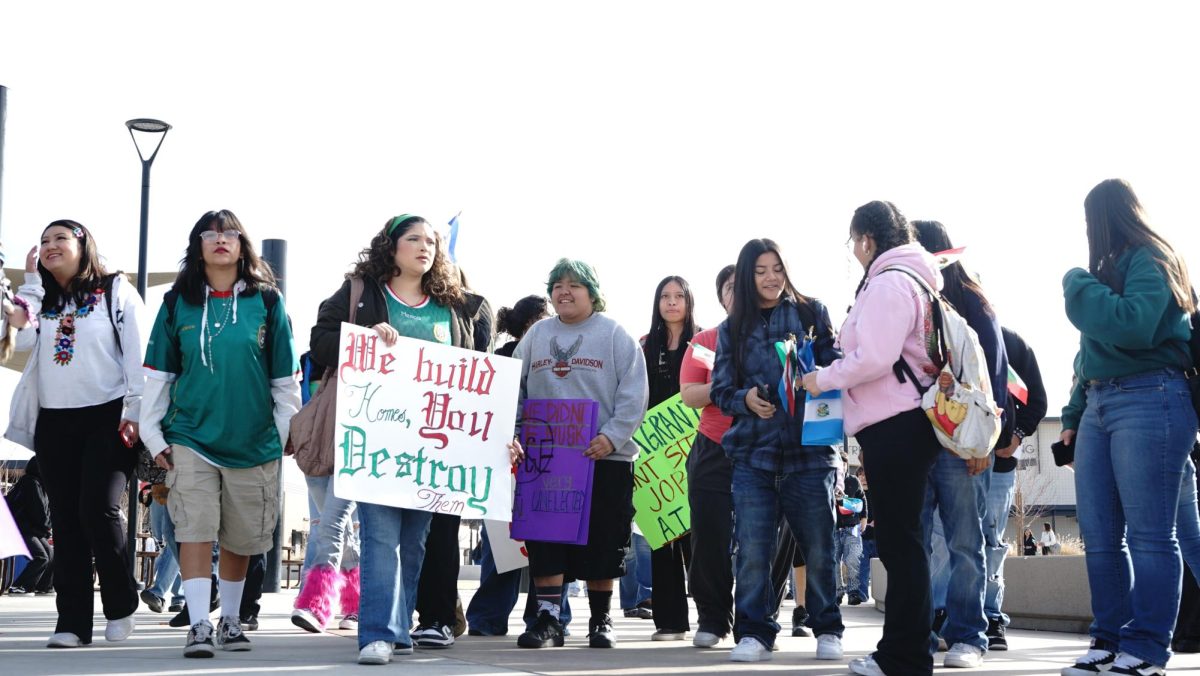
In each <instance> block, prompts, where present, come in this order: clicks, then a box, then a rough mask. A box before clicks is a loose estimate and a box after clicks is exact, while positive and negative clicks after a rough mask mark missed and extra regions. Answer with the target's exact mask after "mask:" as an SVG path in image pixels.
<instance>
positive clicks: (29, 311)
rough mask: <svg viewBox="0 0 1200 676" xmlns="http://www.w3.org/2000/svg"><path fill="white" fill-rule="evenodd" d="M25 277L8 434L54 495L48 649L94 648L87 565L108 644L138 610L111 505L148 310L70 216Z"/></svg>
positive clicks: (130, 424)
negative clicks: (19, 360)
mask: <svg viewBox="0 0 1200 676" xmlns="http://www.w3.org/2000/svg"><path fill="white" fill-rule="evenodd" d="M25 272H26V274H25V284H23V285H22V286H21V287H20V289H19V290H18V296H19V297H20V298H21V299H22V300H23V301H24V305H23V306H22V305H17V306H15V307H14V308H13V310H12V312H11V314H9V315H8V320H9V322H10V323H11V325H12V326H14V327H17V328H19V329H21V330H20V332H19V333H18V335H17V349H20V350H32V351H33V353H32V355H31V356H30V359H29V363H28V364H27V365H26V367H25V371H24V373H22V374H21V380H20V381H19V382H18V383H17V388H16V390H15V391H14V392H13V398H12V410H11V413H10V418H9V427H8V431H7V432H5V435H4V436H5V437H6V438H8V439H10V440H12V441H14V442H16V443H18V444H21V445H22V446H26V447H28V448H32V449H34V452H35V453H36V454H37V458H38V464H39V465H40V466H41V473H42V479H43V482H44V484H45V488H46V494H47V496H48V497H49V500H50V518H51V521H52V522H53V524H54V545H55V552H54V564H53V569H54V587H55V589H56V590H57V591H58V595H57V598H56V599H55V603H56V605H57V607H58V619H57V622H56V624H55V629H54V635H53V636H51V637H50V641H49V643H48V644H47V645H48V647H51V648H78V647H80V646H83V645H88V644H90V643H91V642H92V610H93V605H94V598H95V594H94V593H93V587H92V570H93V562H94V565H95V571H96V573H97V574H98V576H99V578H100V599H101V604H102V606H103V609H104V617H105V618H106V619H107V620H108V623H107V626H106V627H105V630H104V638H105V639H106V640H108V641H123V640H125V639H126V638H128V637H129V635H130V633H131V632H132V631H133V629H134V625H135V622H134V617H133V613H134V611H135V610H137V606H138V598H137V583H136V582H134V579H133V574H132V573H131V571H132V566H131V565H130V561H129V554H128V550H127V548H126V539H125V528H124V524H123V522H122V519H121V511H120V505H119V503H120V500H121V495H122V492H123V491H124V490H125V487H126V486H127V485H128V484H129V475H130V473H131V472H132V471H133V465H134V462H135V460H136V453H135V452H134V451H133V450H132V449H131V448H130V447H131V446H132V445H133V444H134V443H135V442H136V441H137V440H138V438H139V433H138V432H139V431H138V418H139V412H140V409H141V407H142V390H143V387H144V384H145V377H144V376H143V375H142V369H141V361H142V331H143V324H142V315H143V314H144V309H143V308H144V306H143V305H142V299H141V297H140V296H138V294H137V291H136V290H135V289H134V288H133V287H132V286H131V285H130V284H129V283H128V282H127V281H126V279H125V277H124V276H123V275H121V274H119V273H115V274H110V273H109V272H108V271H107V270H106V269H105V268H104V265H103V263H101V262H100V252H99V249H98V247H97V244H96V241H95V239H94V238H93V236H92V233H91V232H90V231H89V230H88V229H87V228H86V227H84V226H83V225H82V224H80V223H78V222H76V221H70V220H59V221H54V222H53V223H51V224H50V225H48V226H46V229H45V230H43V231H42V238H41V245H40V246H39V247H38V249H37V256H36V257H35V256H34V255H33V252H30V256H29V258H28V259H27V260H26V268H25ZM6 311H7V310H6ZM35 322H36V323H35Z"/></svg>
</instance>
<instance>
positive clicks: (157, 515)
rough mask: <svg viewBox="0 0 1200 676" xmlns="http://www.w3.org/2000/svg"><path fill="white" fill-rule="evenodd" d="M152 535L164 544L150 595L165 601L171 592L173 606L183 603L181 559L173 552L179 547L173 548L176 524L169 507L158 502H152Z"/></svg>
mask: <svg viewBox="0 0 1200 676" xmlns="http://www.w3.org/2000/svg"><path fill="white" fill-rule="evenodd" d="M150 534H151V535H153V536H154V538H155V539H157V540H162V543H163V546H162V549H160V550H158V557H157V558H156V559H155V560H154V586H152V587H150V593H151V594H154V595H155V596H157V597H158V598H160V599H165V598H167V592H168V591H170V592H171V603H172V604H174V603H179V602H182V601H183V592H181V591H180V586H181V583H182V580H181V579H180V577H179V559H177V558H175V552H174V551H173V549H176V548H177V547H178V545H174V546H172V544H173V543H174V540H175V523H174V522H173V521H171V515H170V514H168V513H167V506H166V505H160V504H158V502H156V501H151V502H150ZM168 538H170V542H168Z"/></svg>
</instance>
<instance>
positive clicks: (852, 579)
mask: <svg viewBox="0 0 1200 676" xmlns="http://www.w3.org/2000/svg"><path fill="white" fill-rule="evenodd" d="M833 543H834V559H835V566H834V575H835V576H836V578H837V583H838V586H837V594H838V596H843V595H845V594H846V593H847V592H854V593H856V594H857V593H858V586H859V584H860V581H859V575H860V574H861V573H860V566H861V563H862V561H861V559H862V536H861V535H859V529H858V526H852V527H850V528H839V529H837V534H836V535H835V537H834V540H833ZM843 563H844V564H846V579H845V580H843V579H842V574H841V568H842V566H841V564H843Z"/></svg>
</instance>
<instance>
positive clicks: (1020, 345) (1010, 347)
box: [993, 327, 1046, 472]
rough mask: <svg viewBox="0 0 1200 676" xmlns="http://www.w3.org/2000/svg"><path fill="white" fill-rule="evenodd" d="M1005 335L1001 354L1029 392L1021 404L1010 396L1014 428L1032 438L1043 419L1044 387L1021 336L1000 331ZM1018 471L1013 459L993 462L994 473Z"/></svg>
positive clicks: (1035, 363) (1005, 330)
mask: <svg viewBox="0 0 1200 676" xmlns="http://www.w3.org/2000/svg"><path fill="white" fill-rule="evenodd" d="M1001 333H1003V335H1004V350H1005V352H1007V353H1008V365H1009V366H1011V367H1012V370H1013V371H1016V372H1017V375H1018V376H1020V377H1021V380H1024V381H1025V386H1026V387H1027V388H1029V401H1028V403H1025V404H1022V403H1021V402H1020V401H1018V400H1017V398H1016V397H1012V396H1010V397H1009V399H1010V400H1011V401H1012V404H1013V407H1014V409H1015V411H1016V413H1015V420H1014V423H1015V424H1014V428H1015V430H1016V431H1019V432H1020V433H1021V434H1022V435H1024V436H1027V437H1028V436H1032V435H1033V433H1034V432H1036V431H1037V428H1038V424H1040V423H1041V422H1042V418H1045V417H1046V386H1045V385H1044V384H1043V383H1042V371H1041V369H1039V368H1038V361H1037V357H1036V356H1035V355H1034V354H1033V350H1032V349H1031V348H1030V347H1029V345H1027V344H1026V343H1025V341H1024V340H1023V339H1022V338H1021V336H1019V335H1017V333H1016V332H1015V331H1013V330H1012V329H1009V328H1008V327H1001ZM1016 467H1017V460H1016V458H996V464H995V466H994V467H993V471H995V472H1011V471H1013V470H1014V469H1016Z"/></svg>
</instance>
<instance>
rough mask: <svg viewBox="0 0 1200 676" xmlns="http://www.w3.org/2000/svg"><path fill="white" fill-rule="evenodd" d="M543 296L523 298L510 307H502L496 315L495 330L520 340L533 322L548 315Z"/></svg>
mask: <svg viewBox="0 0 1200 676" xmlns="http://www.w3.org/2000/svg"><path fill="white" fill-rule="evenodd" d="M546 305H547V302H546V297H545V296H525V297H524V298H522V299H521V300H519V301H517V302H516V304H514V305H513V306H512V307H510V308H508V307H502V308H500V310H499V311H498V312H497V313H496V330H497V331H499V332H501V333H507V334H508V335H510V336H512V337H513V338H516V339H517V340H520V339H521V336H524V335H525V330H526V329H528V328H529V326H530V325H531V324H533V322H535V321H537V320H539V319H541V318H542V317H545V316H547V315H549V312H547V310H546Z"/></svg>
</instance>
